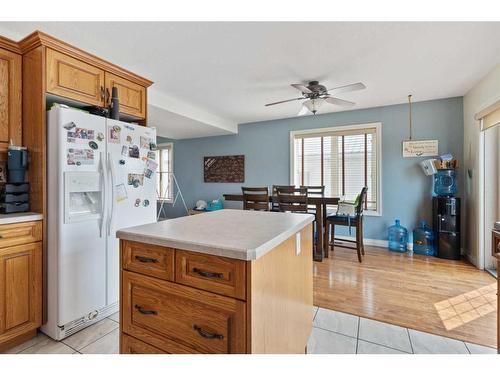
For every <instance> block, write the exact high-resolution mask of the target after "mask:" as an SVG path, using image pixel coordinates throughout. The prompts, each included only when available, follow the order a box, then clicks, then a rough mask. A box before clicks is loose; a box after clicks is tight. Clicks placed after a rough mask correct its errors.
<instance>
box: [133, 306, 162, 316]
mask: <svg viewBox="0 0 500 375" xmlns="http://www.w3.org/2000/svg"><path fill="white" fill-rule="evenodd" d="M134 307H135V308H136V309H137V311H139V312H140V313H141V314H143V315H158V312H157V311H154V310H144V309H143V308H142V307H141V306H139V305H135V306H134Z"/></svg>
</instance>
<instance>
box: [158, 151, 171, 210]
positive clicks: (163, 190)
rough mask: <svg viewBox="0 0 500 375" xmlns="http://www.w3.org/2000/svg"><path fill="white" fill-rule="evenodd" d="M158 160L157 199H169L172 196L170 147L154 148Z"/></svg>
mask: <svg viewBox="0 0 500 375" xmlns="http://www.w3.org/2000/svg"><path fill="white" fill-rule="evenodd" d="M156 160H157V162H158V172H159V173H158V178H157V179H156V191H157V192H158V196H159V199H164V200H167V201H171V200H172V198H173V189H172V187H173V185H172V182H173V178H172V172H173V170H171V169H172V165H173V164H172V147H171V146H164V147H162V148H160V149H158V150H156Z"/></svg>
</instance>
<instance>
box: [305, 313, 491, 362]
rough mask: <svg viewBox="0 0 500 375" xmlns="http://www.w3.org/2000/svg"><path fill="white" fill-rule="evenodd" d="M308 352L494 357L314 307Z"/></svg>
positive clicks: (479, 348)
mask: <svg viewBox="0 0 500 375" xmlns="http://www.w3.org/2000/svg"><path fill="white" fill-rule="evenodd" d="M307 350H308V353H311V354H316V353H317V354H320V353H325V354H327V353H329V354H353V353H357V354H451V353H456V354H469V353H471V354H496V349H493V348H489V347H486V346H481V345H476V344H471V343H467V342H463V341H458V340H453V339H449V338H447V337H442V336H437V335H432V334H429V333H425V332H419V331H415V330H412V329H407V328H404V327H399V326H395V325H392V324H387V323H382V322H378V321H376V320H371V319H365V318H360V317H358V316H354V315H350V314H345V313H341V312H338V311H332V310H327V309H323V308H317V307H315V308H314V321H313V332H312V335H311V337H310V339H309V342H308V345H307Z"/></svg>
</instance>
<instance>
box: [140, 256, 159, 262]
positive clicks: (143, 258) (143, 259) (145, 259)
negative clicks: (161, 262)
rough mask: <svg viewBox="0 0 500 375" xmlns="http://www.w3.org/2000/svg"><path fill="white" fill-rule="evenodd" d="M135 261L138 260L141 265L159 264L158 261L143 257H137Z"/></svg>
mask: <svg viewBox="0 0 500 375" xmlns="http://www.w3.org/2000/svg"><path fill="white" fill-rule="evenodd" d="M135 259H137V260H138V261H139V262H141V263H158V259H155V258H148V257H143V256H141V255H136V256H135Z"/></svg>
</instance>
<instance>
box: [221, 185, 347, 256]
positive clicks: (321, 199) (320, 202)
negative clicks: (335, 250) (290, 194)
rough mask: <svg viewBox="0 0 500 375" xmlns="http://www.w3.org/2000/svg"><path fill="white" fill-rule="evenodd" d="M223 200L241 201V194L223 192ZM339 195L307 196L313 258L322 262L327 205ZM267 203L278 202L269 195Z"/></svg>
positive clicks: (336, 199) (324, 246)
mask: <svg viewBox="0 0 500 375" xmlns="http://www.w3.org/2000/svg"><path fill="white" fill-rule="evenodd" d="M223 197H224V200H226V201H233V202H243V194H223ZM339 200H340V198H339V197H333V196H326V195H322V194H310V195H309V196H308V197H307V204H308V205H314V206H315V207H316V208H315V212H314V214H315V219H316V220H315V221H316V246H314V250H313V260H314V261H316V262H322V261H323V258H328V243H327V241H325V240H324V237H325V236H324V231H325V230H326V217H327V206H328V205H337V204H338V203H339ZM269 203H271V204H272V203H275V204H277V203H278V197H277V196H276V195H270V196H269Z"/></svg>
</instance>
